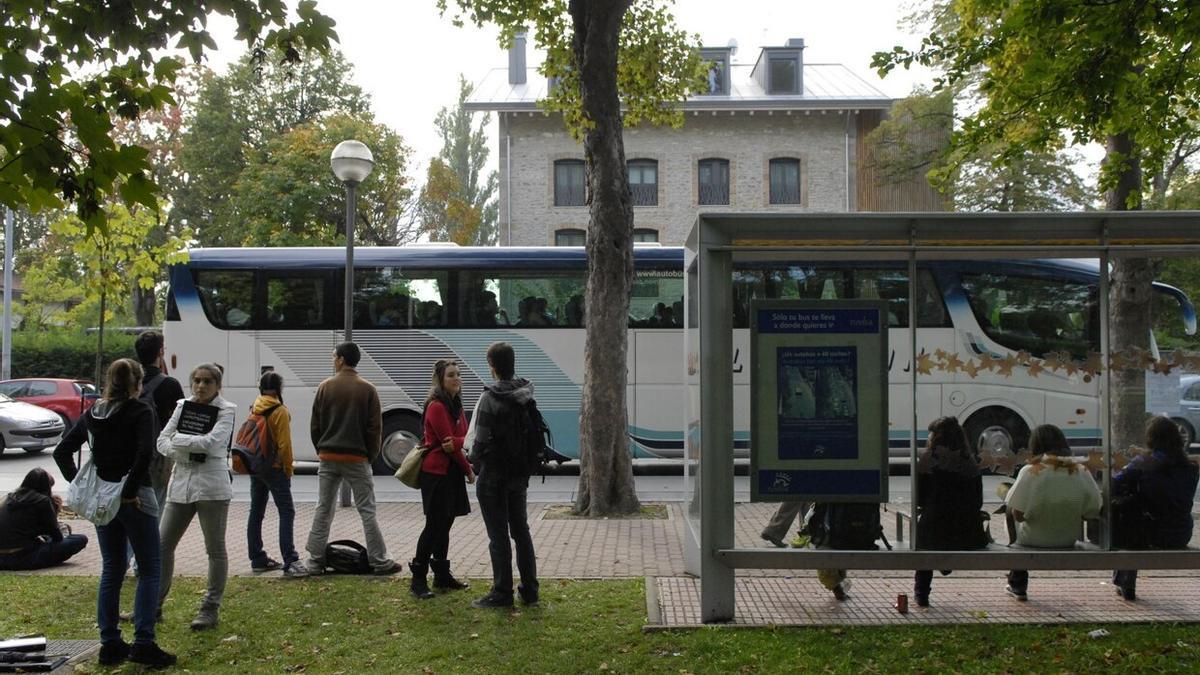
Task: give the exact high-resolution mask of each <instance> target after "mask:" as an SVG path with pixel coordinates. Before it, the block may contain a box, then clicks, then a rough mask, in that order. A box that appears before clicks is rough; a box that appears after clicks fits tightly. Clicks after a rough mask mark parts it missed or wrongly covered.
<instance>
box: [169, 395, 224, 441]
mask: <svg viewBox="0 0 1200 675" xmlns="http://www.w3.org/2000/svg"><path fill="white" fill-rule="evenodd" d="M220 414H221V409H220V408H218V407H216V406H214V405H207V404H205V403H196V402H195V401H184V402H183V410H182V411H180V413H179V424H178V426H176V431H178V432H179V433H181V434H187V435H189V436H203V435H204V434H207V433H209V432H210V431H212V430H213V427H215V426H216V425H217V416H218V415H220Z"/></svg>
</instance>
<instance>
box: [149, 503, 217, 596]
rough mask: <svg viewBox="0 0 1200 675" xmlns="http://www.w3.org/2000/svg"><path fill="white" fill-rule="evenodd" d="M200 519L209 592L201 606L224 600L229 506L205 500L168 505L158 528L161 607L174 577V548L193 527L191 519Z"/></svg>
mask: <svg viewBox="0 0 1200 675" xmlns="http://www.w3.org/2000/svg"><path fill="white" fill-rule="evenodd" d="M196 515H199V516H200V530H201V531H202V532H203V533H204V551H205V553H207V554H208V592H207V593H205V595H204V604H206V605H210V604H211V605H220V604H221V598H222V597H224V596H225V581H226V579H228V577H229V556H228V554H227V553H226V551H225V523H226V521H228V520H229V502H228V501H226V500H224V499H221V500H205V501H199V502H189V503H186V504H185V503H181V502H167V508H166V509H165V510H164V511H163V517H162V524H161V526H160V527H161V537H162V584H161V587H160V588H159V591H158V604H159V605H160V606H161V605H162V603H163V601H164V600H166V599H167V594H168V593H170V592H171V577H172V576H173V575H174V574H175V547H177V546H179V540H180V539H183V533H184V532H187V529H188V526H189V525H191V524H192V518H193V517H194V516H196Z"/></svg>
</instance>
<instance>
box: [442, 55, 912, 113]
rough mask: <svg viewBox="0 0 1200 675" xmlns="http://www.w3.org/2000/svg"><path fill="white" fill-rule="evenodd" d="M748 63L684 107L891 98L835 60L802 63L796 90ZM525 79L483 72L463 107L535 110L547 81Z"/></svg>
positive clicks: (857, 104)
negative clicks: (787, 90) (778, 89)
mask: <svg viewBox="0 0 1200 675" xmlns="http://www.w3.org/2000/svg"><path fill="white" fill-rule="evenodd" d="M753 69H754V65H753V64H737V63H735V64H733V65H732V66H730V68H729V85H730V86H729V88H730V94H729V95H728V96H711V95H704V96H693V97H691V98H689V99H688V100H687V101H684V103H683V109H684V110H831V109H842V108H853V109H863V108H874V109H887V108H890V107H891V105H892V98H891V97H889V96H888V95H887V94H884V93H883V92H882V91H880V90H879V89H876V88H875V86H874V85H872V84H871V83H869V82H867V81H866V80H865V79H863V78H862V77H860V76H858V75H857V74H855V73H854V71H852V70H850V69H849V68H847V67H846V66H843V65H842V64H840V63H806V64H804V71H803V74H804V76H803V83H804V93H803V94H802V95H787V94H767V92H765V91H764V90H763V88H762V86H761V85H759V83H758V82H757V81H755V80H754V78H753V77H751V75H750V73H751V71H753ZM525 79H526V82H525V84H509V82H508V69H507V68H493V69H492V70H490V71H488V74H487V75H485V76H484V78H483V80H482V81H480V82H479V83H478V84H477V85H476V86H475V89H474V91H472V92H471V96H470V98H468V99H467V102H466V106H465V107H466V109H467V110H475V111H489V110H490V111H497V112H523V111H534V110H538V106H537V102H538V101H539V100H541V99H543V98H545V96H546V91H547V80H546V78H545V77H543V76H542V75H541V74H539V73H538V72H537V69H536V68H527V69H526V77H525Z"/></svg>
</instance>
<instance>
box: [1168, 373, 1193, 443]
mask: <svg viewBox="0 0 1200 675" xmlns="http://www.w3.org/2000/svg"><path fill="white" fill-rule="evenodd" d="M1171 419H1173V420H1175V424H1176V425H1178V427H1179V433H1180V434H1182V435H1183V447H1185V448H1187V447H1189V446H1191V444H1192V443H1195V442H1196V432H1197V431H1200V375H1184V376H1183V377H1180V378H1179V412H1177V413H1175V414H1174V415H1172V416H1171Z"/></svg>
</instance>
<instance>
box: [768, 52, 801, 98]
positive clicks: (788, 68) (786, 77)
mask: <svg viewBox="0 0 1200 675" xmlns="http://www.w3.org/2000/svg"><path fill="white" fill-rule="evenodd" d="M768 65H769V68H768V71H767V78H768V83H767V93H768V94H799V93H800V55H799V54H779V55H775V54H772V55H771V56H770V57H769V59H768Z"/></svg>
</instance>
